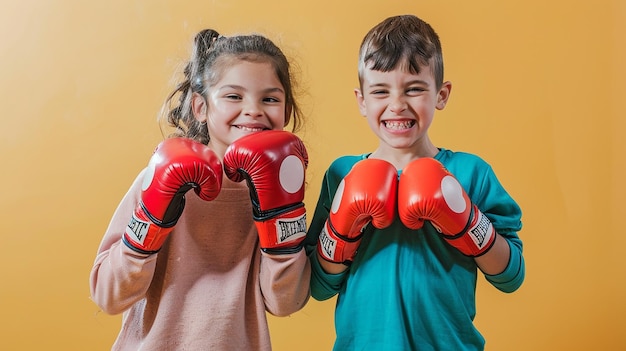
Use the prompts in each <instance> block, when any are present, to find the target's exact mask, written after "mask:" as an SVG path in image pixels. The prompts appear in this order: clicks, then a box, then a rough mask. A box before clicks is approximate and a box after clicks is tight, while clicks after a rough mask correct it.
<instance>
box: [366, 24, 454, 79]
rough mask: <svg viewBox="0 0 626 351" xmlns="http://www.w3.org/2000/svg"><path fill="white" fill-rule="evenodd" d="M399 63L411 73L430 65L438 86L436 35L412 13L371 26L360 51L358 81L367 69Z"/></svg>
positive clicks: (383, 68) (439, 61) (440, 65)
mask: <svg viewBox="0 0 626 351" xmlns="http://www.w3.org/2000/svg"><path fill="white" fill-rule="evenodd" d="M399 65H405V67H402V68H405V69H407V70H408V71H409V72H411V73H413V74H417V73H419V72H420V67H424V66H428V65H430V68H431V70H432V72H433V76H434V77H435V84H436V85H437V89H439V88H441V86H442V84H443V54H442V50H441V43H440V41H439V36H438V35H437V33H436V32H435V30H434V29H433V28H432V27H431V26H430V25H429V24H428V23H426V22H424V21H422V20H421V19H420V18H418V17H416V16H414V15H400V16H393V17H389V18H387V19H385V20H384V21H382V22H380V23H379V24H377V25H376V26H375V27H374V28H372V29H371V30H370V31H369V32H368V33H367V35H365V38H363V42H362V43H361V48H360V50H359V82H361V83H363V81H362V78H363V72H364V70H365V69H366V68H371V69H373V70H376V71H383V72H388V71H391V70H394V69H396V68H397V67H399Z"/></svg>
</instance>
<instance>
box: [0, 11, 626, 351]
mask: <svg viewBox="0 0 626 351" xmlns="http://www.w3.org/2000/svg"><path fill="white" fill-rule="evenodd" d="M403 13H414V14H417V15H419V16H421V17H422V18H424V19H425V20H426V21H428V22H429V23H431V24H432V25H433V26H434V28H435V29H436V30H437V31H438V33H439V34H440V36H441V39H442V42H443V48H444V56H445V63H446V79H448V80H451V81H452V82H453V90H452V95H451V100H450V103H449V105H448V107H447V108H446V109H445V110H444V111H443V112H441V113H439V114H438V115H437V116H436V120H435V122H434V124H433V127H432V129H431V136H432V139H433V140H434V142H435V143H436V144H437V145H439V146H444V147H447V148H450V149H454V150H462V151H468V152H472V153H476V154H479V155H480V156H482V157H483V158H484V159H486V160H487V161H488V162H489V163H491V165H492V166H493V167H494V169H495V171H496V173H497V174H498V176H499V178H500V180H501V181H502V182H503V183H504V185H505V187H506V188H507V189H508V190H509V192H510V193H511V194H512V195H513V196H514V198H515V199H516V200H518V202H519V203H520V205H521V206H522V208H523V210H524V217H523V221H524V225H525V226H524V229H523V231H522V232H521V233H520V235H521V237H522V239H523V240H524V243H525V256H526V260H527V261H526V262H527V279H526V282H525V284H524V285H523V286H522V288H521V289H520V290H519V291H517V292H516V293H514V294H509V295H507V294H503V293H500V292H498V291H496V290H495V289H493V288H492V287H490V286H487V284H486V283H485V281H484V279H483V278H482V277H481V278H480V279H479V286H478V295H479V298H478V315H477V318H476V324H477V325H478V327H479V328H480V330H481V331H482V332H483V334H484V335H485V337H486V338H487V350H509V351H510V350H623V349H625V348H626V334H625V333H624V331H625V329H626V328H625V326H626V322H624V316H625V315H626V302H625V297H626V279H625V278H626V274H625V273H626V264H625V263H624V257H625V256H626V255H625V254H624V251H625V249H626V234H625V233H624V228H625V227H626V225H625V224H624V221H625V220H626V211H625V210H624V204H623V200H624V198H625V195H626V192H625V190H626V189H625V186H624V179H625V175H626V174H625V173H626V170H625V158H624V151H625V148H626V144H625V141H624V136H623V132H624V127H625V124H626V122H625V119H624V113H625V112H626V109H625V108H624V101H625V100H626V94H625V93H626V88H625V85H624V81H626V69H625V68H624V62H626V50H625V48H626V35H625V33H626V2H623V1H621V0H612V1H611V0H599V1H595V0H594V1H576V0H574V1H565V0H561V1H545V0H524V1H521V0H512V1H497V0H480V1H464V0H451V1H419V0H411V1H407V0H387V1H382V2H381V1H371V0H358V1H357V0H348V1H340V0H332V1H330V0H320V1H315V2H300V1H293V0H275V1H271V2H261V1H241V0H228V1H226V0H214V1H180V0H160V1H153V0H135V1H126V0H111V1H78V0H50V1H33V0H24V1H15V0H14V1H7V0H2V1H0V33H1V36H2V39H0V72H1V75H0V77H1V78H0V89H1V90H0V97H1V99H2V104H1V106H2V113H1V115H2V117H1V118H2V126H1V128H0V134H1V138H0V156H1V162H2V171H1V172H0V185H1V189H2V190H1V191H0V194H1V195H0V218H1V222H0V223H1V224H2V228H3V234H2V239H1V240H0V272H1V273H0V322H1V327H0V349H2V350H108V349H109V348H110V345H111V344H112V342H113V340H114V338H115V336H116V334H117V332H118V330H119V326H120V316H107V315H105V314H104V313H102V312H100V311H99V310H98V308H97V306H96V305H95V304H94V303H93V302H92V301H91V300H90V299H89V288H88V277H89V271H90V269H91V265H92V262H93V260H94V258H95V253H96V249H97V246H98V244H99V242H100V239H101V236H102V234H103V233H104V230H105V229H106V226H107V224H108V221H109V219H110V216H111V215H112V213H113V210H114V209H115V207H116V205H117V203H118V201H119V200H120V199H121V197H122V195H123V194H124V193H125V192H126V190H127V188H128V186H129V185H130V182H131V181H132V179H133V178H134V177H135V175H136V174H137V172H138V171H139V170H140V169H141V168H142V167H143V166H144V165H145V163H146V162H147V160H148V158H149V156H150V154H151V152H152V150H153V148H154V146H155V145H156V143H157V142H158V141H159V140H160V139H161V134H160V131H159V128H158V125H157V123H156V114H157V111H158V110H159V108H160V105H161V103H162V101H163V99H164V98H165V95H166V94H167V93H168V92H169V91H170V89H171V88H172V80H171V78H172V77H173V72H174V71H175V69H177V68H178V67H179V64H180V62H181V60H183V59H184V58H186V57H187V54H188V52H189V51H188V49H189V43H190V39H191V37H192V35H193V34H195V32H196V31H197V30H199V29H201V28H204V27H213V28H216V29H218V30H219V31H220V32H222V33H223V34H226V35H229V34H235V33H247V32H251V31H256V32H261V33H263V34H266V35H268V36H269V37H270V38H272V39H274V40H275V41H276V42H277V43H278V44H279V45H280V46H282V47H283V49H284V50H285V52H286V53H287V54H288V56H290V57H291V58H292V59H293V60H294V62H295V63H296V64H297V65H298V66H299V70H300V73H299V74H298V76H299V77H300V81H301V88H303V90H304V94H302V95H301V96H302V103H303V107H304V110H305V112H306V115H307V117H308V121H307V125H306V129H305V131H304V132H303V133H301V134H300V135H301V136H302V137H303V138H304V139H305V141H306V143H307V145H308V149H309V153H310V158H311V162H310V168H309V173H308V181H309V183H310V185H309V192H308V194H307V198H306V203H307V206H308V208H309V210H310V211H311V212H312V210H313V207H314V205H315V201H316V198H317V193H318V190H319V186H320V182H321V178H322V175H323V172H324V170H325V168H326V167H327V166H328V165H329V163H330V162H331V161H332V160H333V159H334V158H336V157H337V156H339V155H342V154H349V153H361V152H366V151H371V150H373V149H374V148H375V146H376V140H375V139H374V137H373V135H372V134H371V133H370V132H369V129H368V127H367V125H366V123H365V120H364V119H363V118H362V117H361V116H360V115H359V114H358V110H357V108H356V103H355V101H354V98H353V93H352V89H353V88H354V87H355V86H356V85H357V77H356V63H357V49H358V46H359V44H360V40H361V38H362V37H363V36H364V35H365V33H366V32H367V30H368V29H369V28H370V27H372V26H373V25H375V24H376V23H378V22H379V21H380V20H382V19H384V18H386V17H387V16H390V15H396V14H403ZM225 239H226V238H225ZM372 298H373V299H375V298H376V297H375V296H372ZM333 307H334V300H331V301H326V302H317V301H311V303H310V304H309V305H307V307H306V308H305V309H304V310H302V311H301V312H298V313H296V314H294V315H293V316H291V317H285V318H275V317H271V318H270V324H271V331H272V337H273V342H274V346H275V350H279V351H282V350H329V349H330V347H331V345H332V341H333V336H334V331H333ZM363 308H368V306H363ZM381 312H382V311H381Z"/></svg>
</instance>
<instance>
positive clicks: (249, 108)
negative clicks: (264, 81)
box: [244, 101, 263, 118]
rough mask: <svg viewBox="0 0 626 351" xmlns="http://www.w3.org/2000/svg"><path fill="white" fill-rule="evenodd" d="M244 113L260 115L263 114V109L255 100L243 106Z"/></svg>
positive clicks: (252, 115)
mask: <svg viewBox="0 0 626 351" xmlns="http://www.w3.org/2000/svg"><path fill="white" fill-rule="evenodd" d="M244 114H245V115H246V116H250V117H255V118H256V117H261V116H263V109H261V107H260V106H259V104H258V103H256V102H252V101H250V102H248V103H247V104H246V106H245V107H244Z"/></svg>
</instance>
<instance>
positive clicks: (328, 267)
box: [317, 253, 348, 274]
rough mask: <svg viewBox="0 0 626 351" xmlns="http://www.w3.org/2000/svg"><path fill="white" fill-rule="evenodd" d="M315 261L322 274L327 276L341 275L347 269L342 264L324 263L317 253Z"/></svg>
mask: <svg viewBox="0 0 626 351" xmlns="http://www.w3.org/2000/svg"><path fill="white" fill-rule="evenodd" d="M317 260H318V261H319V263H320V266H322V269H323V270H324V272H326V273H329V274H339V273H343V272H345V271H346V270H347V269H348V266H346V265H344V264H342V263H333V262H329V261H326V260H325V259H324V258H323V257H322V256H321V255H320V254H319V253H317Z"/></svg>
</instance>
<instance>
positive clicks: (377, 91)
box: [371, 90, 387, 95]
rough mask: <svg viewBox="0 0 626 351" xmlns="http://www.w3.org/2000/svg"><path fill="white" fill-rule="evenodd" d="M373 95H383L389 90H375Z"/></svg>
mask: <svg viewBox="0 0 626 351" xmlns="http://www.w3.org/2000/svg"><path fill="white" fill-rule="evenodd" d="M371 93H372V95H382V94H387V90H373V91H372V92H371Z"/></svg>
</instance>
